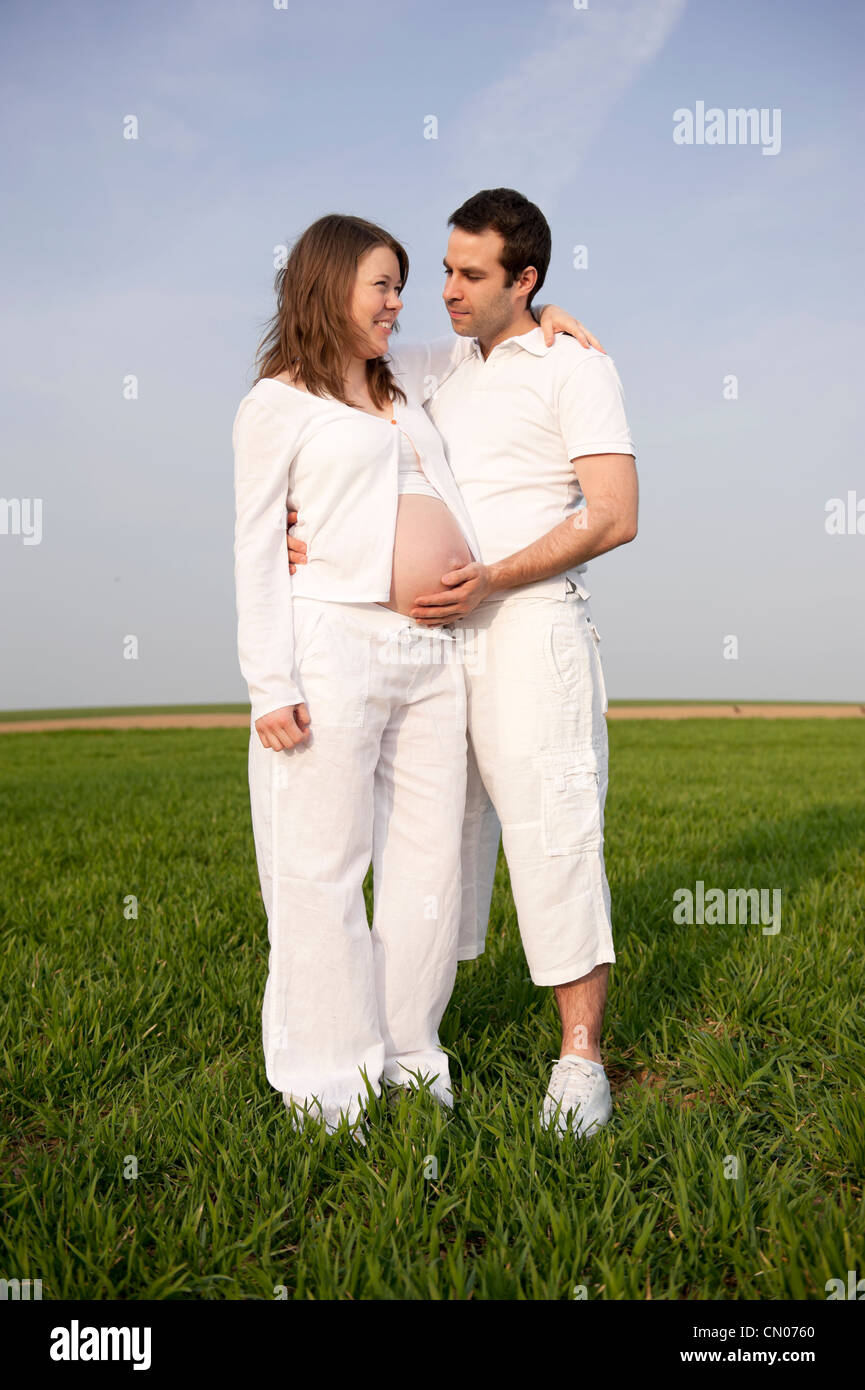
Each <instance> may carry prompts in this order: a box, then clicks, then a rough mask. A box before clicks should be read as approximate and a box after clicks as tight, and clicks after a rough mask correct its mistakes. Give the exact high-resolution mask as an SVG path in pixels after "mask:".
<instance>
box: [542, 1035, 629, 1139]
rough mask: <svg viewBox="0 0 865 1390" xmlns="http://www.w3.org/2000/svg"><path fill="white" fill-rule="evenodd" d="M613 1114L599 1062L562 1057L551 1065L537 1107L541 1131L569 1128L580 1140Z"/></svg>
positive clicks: (611, 1102) (561, 1130) (565, 1129)
mask: <svg viewBox="0 0 865 1390" xmlns="http://www.w3.org/2000/svg"><path fill="white" fill-rule="evenodd" d="M612 1113H613V1101H612V1097H611V1095H610V1083H609V1081H608V1080H607V1074H606V1072H605V1071H604V1068H603V1066H602V1065H601V1063H600V1062H590V1061H589V1060H588V1058H586V1057H576V1056H573V1055H571V1056H568V1057H562V1058H560V1060H559V1061H558V1062H555V1063H554V1064H553V1070H552V1075H551V1076H550V1084H549V1086H548V1087H547V1094H546V1095H545V1096H544V1103H543V1106H542V1107H541V1124H542V1125H543V1127H544V1129H557V1130H558V1131H559V1133H560V1134H565V1133H566V1132H567V1131H568V1130H569V1129H570V1130H572V1131H573V1132H574V1134H579V1135H580V1136H581V1137H582V1138H584V1139H589V1138H591V1136H592V1135H593V1134H595V1133H597V1131H598V1130H599V1129H600V1128H601V1126H602V1125H605V1124H606V1123H607V1121H608V1120H609V1118H610V1116H611V1115H612Z"/></svg>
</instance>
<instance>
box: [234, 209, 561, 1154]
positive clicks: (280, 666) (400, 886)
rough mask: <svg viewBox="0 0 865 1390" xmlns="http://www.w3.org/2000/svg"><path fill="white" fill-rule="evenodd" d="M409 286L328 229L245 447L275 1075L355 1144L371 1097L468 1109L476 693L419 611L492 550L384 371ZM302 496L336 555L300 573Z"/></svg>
mask: <svg viewBox="0 0 865 1390" xmlns="http://www.w3.org/2000/svg"><path fill="white" fill-rule="evenodd" d="M407 274H408V258H407V256H406V253H405V251H404V249H403V247H402V246H401V245H400V244H399V243H398V242H397V241H395V240H394V238H393V237H391V236H390V235H389V234H388V233H387V232H385V231H384V230H382V229H381V228H380V227H376V226H374V225H373V224H371V223H369V222H365V221H363V220H361V219H360V218H355V217H344V216H338V215H331V216H328V217H323V218H321V219H320V220H319V221H317V222H315V223H314V224H313V225H312V226H311V227H309V228H308V229H307V231H306V232H304V233H303V235H302V236H301V237H300V238H299V240H298V241H297V243H296V245H295V246H294V248H293V250H292V253H291V255H290V257H289V259H288V262H287V264H286V266H285V268H284V270H282V271H280V272H279V274H278V276H277V311H276V314H275V316H274V319H273V321H272V323H271V326H270V330H269V333H268V335H267V337H266V338H265V340H264V342H263V344H262V347H261V349H260V352H259V357H258V366H259V375H258V378H257V380H256V382H255V385H254V386H253V387H252V390H251V391H249V392H248V394H247V395H246V396H245V397H244V399H243V400H242V401H241V403H240V406H239V408H238V411H237V415H236V418H235V422H234V431H233V442H234V450H235V492H236V504H237V512H236V531H235V562H236V563H235V576H236V585H237V607H238V650H239V655H240V665H241V670H242V672H243V674H244V676H245V678H246V680H247V682H248V685H249V692H250V700H251V704H252V716H251V723H252V729H251V736H250V749H249V780H250V797H251V805H252V821H253V833H254V838H255V848H256V857H257V862H258V869H259V874H260V879H261V887H262V894H263V897H264V902H265V905H266V907H267V914H268V935H269V940H270V968H269V974H268V979H267V985H266V989H265V997H264V1005H263V1011H262V1022H263V1041H264V1053H265V1064H266V1071H267V1076H268V1079H269V1081H270V1082H271V1084H272V1085H273V1086H274V1087H275V1088H276V1089H277V1090H279V1091H281V1092H282V1094H283V1099H284V1101H285V1104H286V1106H287V1107H288V1108H289V1111H290V1113H291V1114H292V1116H293V1117H294V1118H295V1120H296V1119H297V1116H298V1114H299V1113H302V1114H303V1115H306V1114H310V1113H312V1114H318V1115H320V1116H321V1118H323V1120H324V1122H325V1124H326V1126H327V1128H328V1130H333V1129H335V1128H336V1127H337V1125H338V1124H339V1123H340V1121H341V1120H342V1119H343V1118H345V1119H347V1121H348V1123H349V1127H350V1128H351V1129H352V1130H354V1132H355V1133H358V1121H359V1119H360V1118H361V1116H362V1112H363V1102H364V1097H365V1092H366V1085H367V1084H368V1085H369V1087H371V1089H372V1090H373V1092H374V1093H375V1094H379V1090H380V1085H381V1082H382V1080H384V1081H386V1082H389V1083H392V1084H397V1085H400V1084H402V1085H407V1084H412V1083H413V1082H414V1081H416V1080H417V1079H418V1078H420V1079H426V1080H427V1081H428V1083H429V1084H430V1086H431V1089H432V1090H433V1093H434V1094H435V1095H436V1096H437V1097H438V1098H439V1099H440V1100H441V1101H442V1102H443V1103H445V1104H451V1103H452V1093H451V1089H450V1080H449V1072H448V1061H447V1057H446V1055H445V1053H444V1052H443V1051H442V1048H441V1046H440V1043H439V1039H438V1026H439V1023H440V1021H441V1017H442V1014H443V1012H444V1009H445V1006H446V1004H447V1001H448V998H449V997H450V993H451V989H452V987H453V982H454V977H455V973H456V945H457V928H458V922H459V910H460V892H461V888H460V840H461V826H462V818H463V808H464V801H465V777H466V733H465V722H466V708H465V698H466V697H465V686H464V680H463V673H462V670H461V667H460V665H459V663H458V662H457V661H455V660H452V659H448V652H447V650H446V648H447V644H449V643H450V644H453V642H454V633H453V630H452V629H450V628H448V627H441V628H435V629H432V630H431V629H429V628H427V627H425V626H423V625H421V624H420V623H417V622H415V621H414V620H413V619H411V618H409V617H408V616H407V614H408V612H409V610H410V608H411V607H412V605H413V602H414V599H415V598H416V596H417V595H418V594H419V593H424V592H428V591H429V590H430V589H431V588H435V587H436V586H437V585H438V584H439V582H440V578H441V575H442V574H443V573H446V572H447V571H448V570H450V569H455V568H458V567H460V566H462V565H465V564H467V563H469V562H470V560H472V559H479V558H480V555H479V551H478V546H477V541H476V538H475V535H474V531H473V528H472V524H471V520H470V518H469V516H468V514H467V512H466V509H465V506H464V504H463V502H462V498H461V496H460V493H459V489H458V488H457V486H456V483H455V481H454V479H453V476H452V475H451V473H450V470H449V468H448V465H447V461H446V459H445V456H444V452H443V449H442V445H441V441H440V438H439V436H438V434H437V432H436V430H435V428H434V426H433V425H432V423H431V422H430V420H429V419H428V417H427V415H426V413H425V412H424V411H423V409H422V408H421V404H420V401H419V400H413V399H408V398H407V396H406V394H405V392H404V391H403V390H401V389H400V388H399V386H398V385H397V384H396V381H395V380H394V378H393V376H392V373H391V370H390V367H389V365H388V362H387V360H386V356H385V354H386V353H387V350H388V341H389V338H390V335H391V333H392V332H393V331H394V328H395V325H396V320H397V317H398V315H399V312H400V310H401V308H402V303H401V300H400V298H399V295H400V292H401V290H402V288H403V286H404V285H405V281H406V277H407ZM546 312H547V313H550V310H547V311H546ZM570 322H571V320H568V323H570ZM289 492H290V495H291V498H292V505H293V506H295V507H297V510H298V512H299V513H300V515H301V516H302V518H303V522H304V527H305V535H306V537H307V538H308V539H310V540H313V539H314V545H311V547H310V549H311V551H312V553H313V555H314V558H313V559H312V560H311V561H310V562H309V563H308V564H307V565H304V566H303V568H302V570H301V571H300V572H299V573H298V574H297V575H296V577H295V578H292V577H291V576H290V575H289V568H288V563H287V559H286V553H285V521H286V515H285V506H286V496H287V494H288V493H289ZM397 638H398V641H397V642H396V650H397V657H396V659H395V658H394V650H395V641H394V639H397ZM370 860H372V863H373V872H374V884H375V907H374V916H373V924H372V930H371V931H370V929H369V926H368V923H367V917H366V909H365V904H364V897H363V881H364V877H365V875H366V871H367V869H368V867H369V864H370ZM358 1137H361V1136H360V1134H358Z"/></svg>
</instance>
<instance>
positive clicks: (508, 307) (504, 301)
mask: <svg viewBox="0 0 865 1390" xmlns="http://www.w3.org/2000/svg"><path fill="white" fill-rule="evenodd" d="M504 245H505V243H504V239H503V238H502V236H501V235H500V234H499V233H498V232H494V231H493V230H492V229H491V228H490V229H489V230H487V231H485V232H463V231H461V230H460V229H459V228H458V227H454V229H453V231H452V232H451V234H450V237H449V238H448V249H447V252H446V253H445V260H444V265H445V287H444V290H443V291H442V299H443V300H444V302H445V305H446V306H447V311H448V313H449V314H450V316H451V323H452V324H453V327H454V332H455V333H459V334H460V336H461V337H463V338H478V339H479V340H480V341H481V342H487V341H489V340H491V339H493V338H495V337H497V336H498V334H499V333H502V332H503V331H504V329H506V328H507V327H509V325H510V324H511V323H513V322H514V320H515V318H517V316H518V315H519V313H520V312H521V310H523V309H524V308H525V302H526V287H525V285H523V286H522V287H521V286H520V284H519V281H518V280H515V281H514V283H513V284H512V285H511V286H510V287H507V286H506V285H505V280H506V278H507V276H506V273H505V268H504V266H503V265H502V263H501V254H502V251H503V250H504Z"/></svg>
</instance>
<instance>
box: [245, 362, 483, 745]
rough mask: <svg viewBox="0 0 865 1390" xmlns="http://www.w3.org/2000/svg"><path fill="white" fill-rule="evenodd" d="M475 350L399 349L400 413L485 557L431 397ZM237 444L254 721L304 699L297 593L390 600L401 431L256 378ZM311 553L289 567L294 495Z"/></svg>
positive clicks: (475, 551) (476, 551)
mask: <svg viewBox="0 0 865 1390" xmlns="http://www.w3.org/2000/svg"><path fill="white" fill-rule="evenodd" d="M467 350H470V343H469V342H467V340H464V339H460V338H447V339H443V340H439V341H437V342H435V343H432V344H423V345H418V346H407V347H406V348H400V349H399V350H398V351H395V352H394V354H393V368H394V375H395V377H396V378H397V380H398V381H399V384H400V385H401V386H402V388H403V390H404V391H405V392H406V395H407V397H408V402H407V404H406V405H400V404H399V403H397V404H396V407H395V409H394V412H393V414H394V417H395V418H396V420H397V421H398V423H399V425H400V426H401V427H402V428H403V429H404V430H405V431H406V433H407V434H408V435H410V436H411V439H412V441H413V443H414V445H415V448H416V449H417V451H418V454H419V455H420V461H421V464H422V466H423V470H424V472H425V473H426V475H427V477H428V478H429V480H430V482H431V483H432V484H433V486H434V487H435V488H436V491H437V492H438V493H439V494H440V496H441V497H442V499H443V501H444V502H445V503H446V504H447V506H448V507H449V508H450V510H451V511H452V512H453V514H454V516H455V517H456V520H457V522H458V523H459V526H460V529H461V531H462V533H463V535H464V536H465V539H466V542H467V543H468V546H469V549H470V551H471V553H472V555H473V556H474V558H475V559H476V560H479V559H480V558H481V555H480V548H479V546H478V542H477V537H476V536H475V532H474V527H473V526H472V522H471V518H470V517H469V514H468V511H467V510H466V507H465V503H464V502H463V500H462V495H461V493H460V490H459V488H458V487H457V485H456V482H455V481H454V477H453V474H452V473H451V470H450V467H449V465H448V462H447V459H446V457H445V453H444V449H443V446H442V441H441V436H440V435H439V434H438V431H437V430H436V428H435V426H434V425H433V424H432V423H431V421H430V420H429V418H428V416H427V414H426V412H425V411H424V409H423V406H422V402H423V400H424V399H425V398H426V397H428V396H429V395H430V394H431V392H432V390H434V389H435V387H436V386H438V385H440V384H441V382H442V381H443V380H444V379H445V377H446V376H447V375H448V374H449V372H450V371H452V370H453V368H454V367H455V366H456V365H457V364H458V362H460V361H461V360H462V357H463V356H464V354H465V352H466V351H467ZM232 440H233V444H234V488H235V503H236V513H235V533H234V558H235V565H234V574H235V587H236V595H237V647H238V656H239V658H240V669H241V672H242V673H243V676H244V679H245V680H246V682H247V685H248V686H249V698H250V702H251V705H252V720H253V722H254V721H255V720H256V719H260V718H261V716H262V715H263V714H268V713H270V712H271V711H272V710H275V709H281V708H282V707H283V706H285V705H296V704H300V703H301V702H302V700H303V695H302V692H301V691H300V689H299V687H298V684H297V671H296V669H295V664H294V625H293V620H292V593H295V594H298V595H300V594H303V595H305V596H308V597H310V598H320V599H335V600H339V601H341V602H348V603H386V602H387V601H388V599H389V598H390V587H391V574H392V568H393V544H394V532H395V528H396V514H397V474H398V466H399V430H398V429H397V428H396V427H395V426H394V425H392V424H390V422H389V421H387V420H384V419H380V418H378V417H376V416H374V415H369V414H367V413H366V412H364V411H362V410H356V409H354V408H353V407H352V406H347V405H344V404H343V403H342V401H335V400H332V399H330V398H326V397H321V396H312V395H310V394H309V393H308V392H306V391H300V390H298V389H297V388H296V387H293V386H289V385H287V384H286V383H285V382H282V381H274V380H273V379H272V378H267V377H265V378H262V380H260V381H257V382H256V384H255V385H254V386H253V388H252V390H251V391H249V392H248V393H247V394H246V395H245V396H244V398H243V400H242V401H241V402H240V405H239V407H238V410H237V414H236V416H235V419H234V428H233V431H232ZM287 498H290V501H291V506H292V508H293V509H294V510H296V511H297V513H298V516H299V520H298V522H297V525H296V527H295V528H294V533H295V534H296V535H297V536H298V537H299V538H300V539H301V540H303V541H306V543H307V547H308V551H309V560H308V563H307V564H305V565H301V566H298V568H297V572H296V574H294V575H291V574H290V573H289V568H288V552H287V548H286V536H285V526H286V499H287Z"/></svg>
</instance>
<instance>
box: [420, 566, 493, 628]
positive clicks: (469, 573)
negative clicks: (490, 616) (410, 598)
mask: <svg viewBox="0 0 865 1390" xmlns="http://www.w3.org/2000/svg"><path fill="white" fill-rule="evenodd" d="M442 584H443V585H446V586H447V587H446V588H444V589H443V590H441V591H440V592H439V593H437V594H420V595H419V596H418V597H417V598H416V599H415V601H414V606H413V608H412V610H411V612H410V614H409V617H411V618H416V619H417V620H418V622H420V623H422V624H423V625H424V626H426V627H440V626H441V624H442V623H449V622H452V621H453V620H454V618H464V617H466V615H467V614H468V613H471V612H472V611H473V610H474V609H475V608H477V606H478V604H479V603H482V602H483V600H484V599H485V598H486V597H487V595H488V594H490V593H491V592H492V590H493V587H494V586H493V580H492V575H491V573H490V569H489V566H488V565H482V564H480V563H479V561H477V560H473V561H472V562H471V564H470V565H463V566H462V567H461V568H460V569H457V570H450V571H449V572H448V573H447V574H443V575H442Z"/></svg>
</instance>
